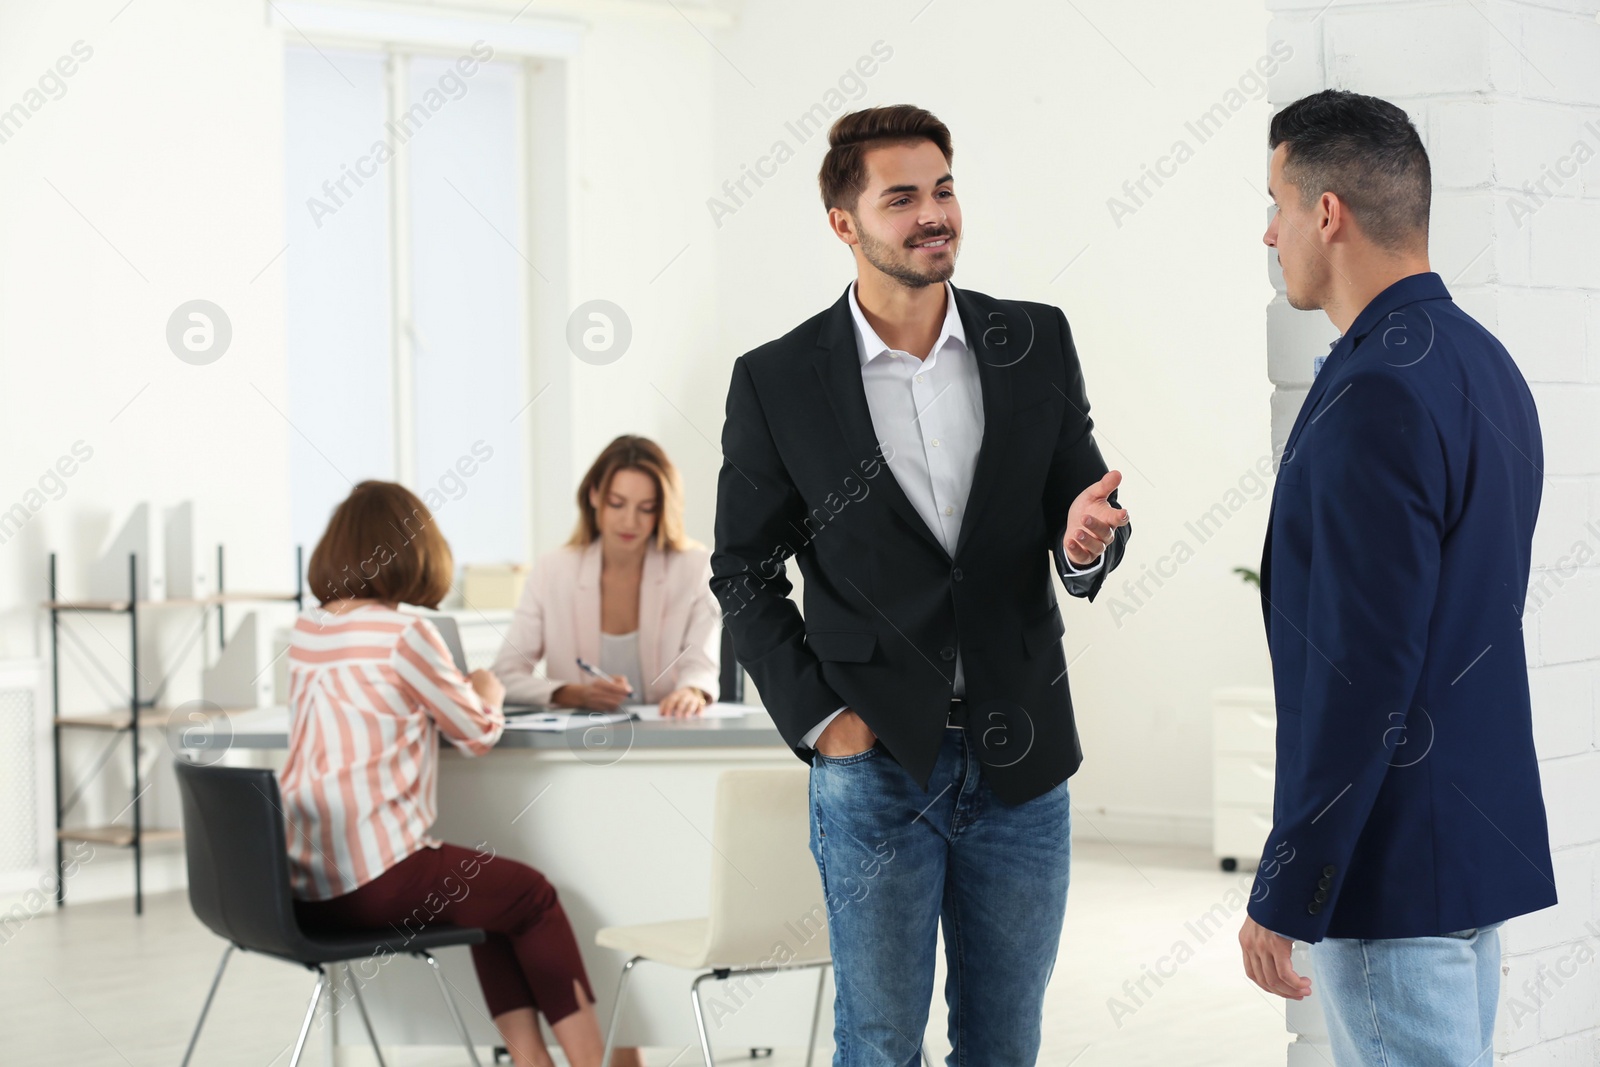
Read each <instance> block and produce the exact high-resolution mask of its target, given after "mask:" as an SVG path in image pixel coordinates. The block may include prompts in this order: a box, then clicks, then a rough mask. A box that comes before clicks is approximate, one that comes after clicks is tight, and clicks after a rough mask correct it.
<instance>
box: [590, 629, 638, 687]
mask: <svg viewBox="0 0 1600 1067" xmlns="http://www.w3.org/2000/svg"><path fill="white" fill-rule="evenodd" d="M599 666H600V669H601V670H603V671H605V672H606V673H607V674H620V675H622V676H623V677H624V678H626V679H628V684H629V685H631V686H633V696H634V701H636V702H637V701H642V700H643V699H644V670H643V668H641V667H640V666H639V631H638V630H632V631H630V632H628V633H625V634H608V633H606V632H605V631H604V630H602V631H601V632H600V664H599Z"/></svg>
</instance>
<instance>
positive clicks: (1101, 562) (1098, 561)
mask: <svg viewBox="0 0 1600 1067" xmlns="http://www.w3.org/2000/svg"><path fill="white" fill-rule="evenodd" d="M1106 547H1108V548H1109V547H1110V546H1109V545H1108V546H1106ZM1061 558H1062V559H1063V560H1065V561H1066V564H1067V565H1066V567H1065V568H1064V569H1063V570H1062V573H1063V574H1093V573H1094V572H1095V571H1097V570H1099V569H1100V568H1101V567H1104V566H1105V564H1106V554H1105V553H1104V552H1102V553H1100V554H1099V555H1098V556H1096V557H1095V559H1094V562H1093V563H1091V564H1089V565H1088V566H1087V567H1080V566H1078V565H1077V564H1076V563H1074V562H1072V557H1071V556H1069V555H1067V553H1066V550H1065V549H1063V550H1062V552H1061Z"/></svg>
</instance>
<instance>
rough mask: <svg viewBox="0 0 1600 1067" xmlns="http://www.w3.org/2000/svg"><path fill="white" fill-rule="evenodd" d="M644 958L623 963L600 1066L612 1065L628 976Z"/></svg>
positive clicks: (639, 957)
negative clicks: (634, 966)
mask: <svg viewBox="0 0 1600 1067" xmlns="http://www.w3.org/2000/svg"><path fill="white" fill-rule="evenodd" d="M643 958H644V957H643V956H635V957H633V958H632V959H631V960H629V961H628V962H627V963H624V964H623V965H622V974H621V976H620V977H618V978H617V999H616V1000H615V1001H614V1002H613V1003H612V1005H611V1025H609V1026H607V1027H606V1047H605V1051H604V1052H602V1053H600V1067H611V1050H612V1049H613V1048H615V1047H616V1040H617V1020H619V1019H621V1018H622V999H623V997H625V996H626V995H627V992H628V976H629V975H631V974H632V973H633V965H634V964H636V963H638V962H639V961H640V960H642V959H643Z"/></svg>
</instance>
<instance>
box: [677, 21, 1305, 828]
mask: <svg viewBox="0 0 1600 1067" xmlns="http://www.w3.org/2000/svg"><path fill="white" fill-rule="evenodd" d="M1077 8H1078V9H1079V10H1081V11H1082V13H1083V16H1086V17H1087V19H1088V20H1092V22H1091V21H1086V20H1085V17H1083V16H1080V15H1078V14H1077V13H1075V12H1074V10H1073V7H1072V6H1071V5H1056V4H1048V5H1046V4H1037V3H1025V2H1000V3H986V4H983V5H961V4H945V3H933V4H925V3H924V2H923V0H917V2H907V3H896V4H886V5H872V6H870V7H867V6H863V5H860V4H850V3H844V2H824V3H813V4H808V5H806V6H805V8H804V9H803V10H802V9H800V8H796V7H793V6H792V5H779V4H747V5H745V6H744V8H743V9H742V12H741V14H740V16H739V20H738V24H737V25H736V26H735V27H733V28H731V29H730V30H728V31H725V32H723V33H719V34H717V36H716V41H717V45H718V47H719V49H720V50H721V52H722V53H723V57H725V58H723V57H719V58H718V60H717V64H716V66H715V68H714V71H715V79H716V87H717V91H716V100H717V111H716V114H717V127H718V134H719V135H718V139H717V144H716V159H717V166H716V173H715V179H716V180H715V182H714V183H710V184H708V186H707V187H706V188H705V190H704V191H703V193H702V196H703V197H706V198H711V197H717V198H718V199H720V200H721V201H722V202H723V203H724V204H732V203H733V201H732V200H731V199H730V197H729V196H728V194H727V193H725V192H724V191H723V190H722V189H721V185H722V183H723V182H724V181H737V180H738V179H739V177H740V176H741V174H742V173H743V170H742V168H743V167H746V166H748V167H752V168H754V167H756V166H757V165H758V163H760V164H761V166H762V167H763V168H764V169H765V170H766V171H767V172H768V173H770V172H771V171H772V170H773V167H772V165H771V164H768V163H761V157H763V156H769V155H772V154H773V145H774V142H775V141H779V140H782V141H785V142H787V143H788V145H789V147H790V148H791V149H793V150H794V151H795V156H794V158H793V159H791V160H789V161H788V162H786V163H784V164H783V165H781V166H779V167H777V168H776V170H777V172H776V175H775V176H774V177H772V178H770V179H769V180H766V181H765V183H764V184H763V185H762V186H760V187H759V188H757V187H756V186H755V185H754V184H753V183H752V182H749V181H747V182H746V189H747V190H749V191H751V193H752V195H750V196H749V197H748V198H744V197H742V196H741V199H744V203H743V205H742V206H737V208H736V210H735V211H734V212H733V213H732V214H731V215H729V214H722V215H721V218H720V222H721V225H720V227H719V226H717V224H716V222H715V221H714V220H713V219H712V211H711V209H709V208H708V209H707V210H706V211H705V219H704V223H703V226H702V231H703V232H704V233H705V235H706V240H708V241H713V242H715V247H716V250H717V266H718V286H717V291H718V296H719V305H718V306H719V318H720V323H719V325H720V329H721V341H720V344H719V345H718V346H717V349H716V355H715V360H716V361H717V363H718V364H719V366H720V367H721V368H722V372H721V373H722V377H721V379H720V380H719V384H720V385H721V387H722V388H723V389H724V390H725V389H726V375H727V371H726V367H727V364H728V362H729V361H730V360H731V359H732V358H733V357H734V356H735V355H736V354H737V353H739V352H741V351H744V350H747V349H749V348H751V347H754V346H755V345H757V344H759V343H761V342H763V341H766V340H768V339H770V338H773V337H776V336H778V335H780V334H782V333H784V332H786V331H787V330H789V329H790V328H792V327H793V326H794V325H796V324H798V323H799V322H800V321H801V320H803V319H805V318H807V317H809V316H810V315H812V314H815V313H816V312H817V311H820V310H821V309H822V308H824V307H826V306H827V305H828V304H830V303H831V302H832V301H833V300H834V299H835V298H837V297H838V295H839V294H840V293H841V292H842V291H843V288H844V286H845V284H846V283H847V281H848V280H849V279H850V278H851V277H852V276H853V275H852V267H851V261H850V257H849V254H848V252H847V250H846V249H845V248H844V247H843V246H841V245H839V244H838V243H837V241H836V240H835V239H834V238H833V237H831V236H830V235H829V234H828V232H827V230H826V225H825V224H826V217H825V215H824V212H823V209H822V206H821V204H820V201H819V199H818V193H817V183H816V174H817V168H818V165H819V164H820V162H821V159H822V155H823V152H824V151H825V149H826V136H825V135H824V134H818V135H816V136H814V137H812V138H810V139H808V140H805V141H804V142H802V141H801V140H800V139H799V138H798V137H797V136H796V135H795V134H793V133H792V132H790V131H789V130H788V129H787V128H786V126H785V123H786V122H788V121H792V120H794V119H796V118H797V117H798V116H799V115H800V114H802V113H803V112H805V111H806V110H807V109H808V108H810V107H811V106H812V105H813V104H818V103H822V104H824V106H825V107H826V106H828V105H829V104H830V103H833V104H835V105H836V107H835V108H834V114H839V113H842V112H843V111H845V110H853V109H855V108H858V107H865V106H871V105H878V104H889V103H901V102H910V103H915V104H918V105H920V106H923V107H926V108H928V109H929V110H931V111H933V112H934V113H935V114H936V115H938V116H939V117H940V118H941V119H942V120H944V122H945V123H946V125H948V126H949V127H950V128H951V132H952V135H953V139H954V145H955V161H954V162H955V165H954V173H955V175H956V189H957V195H958V196H959V197H960V198H961V204H962V213H963V217H964V220H965V237H964V241H963V249H964V251H963V254H962V256H961V262H960V265H959V267H958V268H957V271H956V276H955V279H954V280H955V283H956V284H957V285H961V286H965V287H968V288H971V289H976V290H980V291H983V292H988V293H991V294H994V295H997V296H1004V297H1012V298H1020V299H1028V300H1042V301H1047V302H1049V303H1053V304H1056V305H1059V306H1060V307H1061V308H1062V309H1063V310H1064V311H1065V312H1066V314H1067V318H1068V320H1069V321H1070V322H1071V324H1072V327H1073V332H1074V336H1075V338H1076V340H1077V344H1078V349H1079V354H1080V356H1081V357H1082V359H1083V363H1084V372H1085V375H1086V377H1087V381H1088V386H1089V398H1090V401H1091V402H1092V403H1093V405H1094V411H1093V414H1094V417H1095V421H1096V426H1097V436H1098V439H1099V441H1100V445H1101V449H1102V451H1103V452H1104V453H1105V455H1106V458H1107V461H1108V462H1109V463H1111V464H1112V465H1113V466H1115V467H1118V468H1120V469H1121V470H1122V471H1123V474H1124V476H1125V479H1126V481H1125V483H1124V488H1123V491H1122V500H1123V503H1124V504H1125V505H1126V506H1127V507H1128V508H1129V510H1130V511H1131V512H1132V516H1133V525H1134V535H1133V540H1132V542H1131V543H1130V545H1129V550H1128V555H1127V557H1126V559H1125V560H1124V562H1123V564H1122V566H1121V568H1120V570H1119V571H1118V572H1117V573H1116V574H1115V575H1114V576H1113V580H1112V581H1111V582H1110V583H1109V584H1108V585H1107V587H1106V589H1105V591H1104V593H1103V594H1102V595H1101V597H1100V598H1099V599H1098V600H1097V601H1096V602H1095V604H1093V605H1092V606H1091V605H1088V604H1086V603H1084V602H1081V601H1078V602H1073V603H1069V604H1065V605H1064V609H1065V610H1064V612H1063V614H1064V615H1065V617H1066V621H1067V636H1066V639H1065V640H1066V648H1067V656H1068V660H1069V662H1070V663H1071V664H1072V666H1071V674H1070V678H1071V684H1072V692H1073V699H1074V703H1075V704H1076V706H1077V709H1078V723H1079V729H1080V732H1081V734H1082V740H1083V746H1084V752H1085V761H1084V764H1083V769H1082V770H1081V771H1080V772H1079V773H1078V774H1077V775H1076V776H1075V777H1074V778H1073V779H1072V789H1073V798H1074V802H1075V805H1076V807H1077V810H1078V814H1079V825H1078V827H1077V829H1078V830H1079V832H1081V833H1088V834H1090V835H1094V834H1095V832H1096V828H1098V829H1099V830H1103V831H1105V832H1106V833H1108V834H1110V835H1112V836H1114V837H1121V838H1128V837H1134V838H1156V839H1166V840H1173V839H1176V840H1189V841H1194V842H1197V843H1209V840H1210V837H1209V816H1208V812H1209V807H1210V757H1209V753H1210V743H1211V742H1210V720H1209V703H1208V701H1209V693H1210V691H1211V690H1212V689H1213V688H1215V687H1218V686H1223V685H1236V684H1261V683H1265V682H1267V680H1268V678H1269V669H1268V665H1267V660H1266V653H1265V640H1264V638H1263V634H1262V623H1261V615H1260V609H1259V607H1258V605H1259V601H1258V600H1257V598H1256V596H1255V595H1254V592H1253V590H1252V589H1250V588H1249V587H1247V586H1245V585H1243V584H1242V583H1241V581H1240V579H1238V578H1237V577H1235V576H1234V575H1232V574H1231V573H1230V571H1231V568H1233V567H1235V566H1239V565H1243V566H1248V567H1251V568H1254V567H1256V566H1257V565H1258V564H1259V562H1260V558H1261V535H1262V532H1263V530H1264V528H1265V522H1266V503H1267V500H1266V489H1267V486H1268V485H1269V484H1270V483H1269V482H1268V481H1266V480H1263V481H1261V482H1260V484H1259V486H1256V487H1254V488H1252V489H1251V491H1250V494H1249V495H1250V496H1253V497H1254V499H1247V497H1246V495H1243V494H1241V495H1240V496H1239V497H1237V498H1234V497H1227V494H1228V491H1229V490H1230V488H1233V489H1237V486H1238V482H1239V479H1240V478H1241V477H1242V476H1245V477H1248V476H1249V472H1250V471H1251V468H1252V467H1253V465H1254V464H1256V463H1257V461H1258V460H1261V459H1262V457H1265V456H1267V454H1268V452H1269V448H1270V443H1269V421H1268V405H1267V398H1268V394H1269V391H1270V390H1269V386H1268V383H1267V382H1266V381H1264V379H1263V375H1262V367H1263V365H1264V361H1265V334H1264V331H1263V329H1262V326H1261V314H1260V309H1261V307H1262V305H1263V304H1264V303H1265V302H1266V300H1267V298H1268V297H1269V296H1270V295H1271V289H1270V288H1269V286H1268V282H1267V276H1266V272H1265V270H1264V269H1263V267H1262V261H1261V245H1260V244H1259V238H1260V235H1261V231H1262V229H1263V227H1264V225H1265V219H1266V212H1265V208H1266V201H1265V199H1264V193H1263V192H1260V191H1259V190H1263V189H1264V188H1265V185H1266V178H1265V167H1266V159H1267V152H1266V149H1265V143H1266V121H1267V117H1268V111H1267V106H1266V103H1265V83H1264V81H1262V80H1257V81H1254V82H1250V83H1247V89H1248V93H1247V94H1240V95H1239V96H1238V97H1237V98H1234V99H1231V100H1230V101H1229V102H1230V103H1234V104H1236V105H1238V110H1237V111H1235V112H1228V113H1227V116H1228V117H1227V118H1226V121H1225V122H1224V123H1222V124H1221V127H1220V132H1218V133H1217V134H1216V135H1215V136H1214V137H1212V138H1210V139H1209V140H1207V141H1205V143H1201V142H1200V141H1199V139H1198V138H1197V137H1196V136H1195V135H1194V134H1193V133H1191V132H1190V131H1188V130H1187V129H1186V128H1185V123H1186V122H1189V121H1191V120H1194V119H1196V118H1198V116H1199V115H1200V114H1202V113H1203V112H1205V111H1206V110H1207V109H1208V108H1210V107H1211V106H1212V105H1214V104H1218V103H1219V102H1222V101H1223V100H1224V97H1225V94H1227V93H1228V91H1229V90H1230V89H1237V87H1238V83H1239V79H1240V78H1241V76H1243V75H1246V74H1248V73H1249V72H1250V71H1251V70H1252V67H1253V65H1254V64H1255V63H1256V62H1257V60H1258V59H1259V58H1260V57H1262V56H1263V55H1266V54H1267V49H1266V44H1265V42H1264V40H1263V28H1264V27H1265V25H1266V21H1267V16H1266V12H1265V11H1264V9H1263V8H1262V6H1261V4H1259V3H1257V2H1255V0H1230V2H1227V3H1221V4H1205V5H1174V4H1157V3H1139V4H1121V5H1117V4H1111V3H1098V2H1097V3H1080V4H1078V5H1077ZM824 27H827V28H828V29H827V31H826V32H822V29H823V28H824ZM880 41H881V42H882V44H881V45H880V49H882V48H887V49H890V50H892V54H891V56H890V58H889V59H888V60H887V61H885V62H882V63H881V64H879V66H878V68H877V70H876V72H875V73H874V74H872V76H870V77H868V78H865V79H863V80H864V82H865V91H864V92H861V91H860V90H856V91H857V92H858V93H859V99H853V100H846V99H844V98H843V97H838V98H835V99H834V100H833V101H829V99H828V95H827V94H828V93H829V91H830V90H832V89H836V88H837V87H838V81H839V78H840V76H841V74H843V73H845V72H846V71H847V70H849V69H851V68H852V66H853V65H854V64H855V62H856V61H857V59H858V57H861V56H864V55H871V52H872V48H873V45H874V43H875V42H880ZM1290 55H1291V58H1290V60H1289V62H1290V64H1293V63H1295V62H1299V61H1300V59H1299V57H1298V56H1293V54H1292V49H1291V53H1290ZM746 78H748V79H749V82H748V83H747V82H746V80H745V79H746ZM1147 79H1148V80H1147ZM752 84H753V87H752ZM850 88H852V86H851V84H850V83H849V82H847V83H846V89H847V91H848V90H849V89H850ZM846 95H848V93H847V94H846ZM1179 139H1183V140H1186V141H1187V142H1188V143H1189V145H1190V146H1191V148H1192V149H1193V154H1192V157H1191V158H1187V159H1186V160H1185V161H1184V162H1182V163H1181V164H1176V162H1174V163H1173V164H1170V165H1169V164H1162V166H1163V167H1164V168H1165V169H1166V170H1167V171H1168V172H1169V173H1173V174H1174V176H1173V177H1172V178H1171V179H1170V180H1164V181H1165V184H1164V185H1162V186H1161V187H1159V188H1158V187H1157V186H1156V185H1155V184H1153V183H1152V182H1149V181H1148V180H1147V184H1146V188H1147V190H1149V191H1150V192H1151V193H1152V194H1153V195H1151V196H1149V197H1148V198H1146V197H1144V196H1142V195H1141V197H1140V199H1141V200H1142V201H1143V203H1142V205H1141V204H1135V203H1134V202H1133V201H1132V200H1131V199H1129V198H1128V196H1127V194H1126V193H1125V192H1124V191H1123V189H1122V185H1123V183H1124V182H1125V181H1130V180H1131V181H1136V180H1138V179H1139V178H1140V176H1141V173H1142V171H1141V168H1142V167H1143V166H1144V165H1150V166H1155V165H1157V163H1158V161H1159V160H1160V159H1161V157H1163V156H1167V155H1169V154H1170V153H1172V152H1173V146H1174V142H1175V141H1177V140H1179ZM1111 197H1118V198H1121V199H1122V200H1123V202H1124V203H1125V204H1126V205H1127V206H1128V207H1130V208H1132V209H1133V210H1132V213H1131V214H1124V215H1123V216H1122V217H1121V219H1120V222H1121V225H1120V226H1119V225H1118V224H1117V220H1115V219H1114V218H1113V214H1112V211H1111V210H1110V208H1109V207H1108V200H1109V198H1111ZM1069 264H1070V266H1069ZM1267 469H1268V470H1269V471H1270V469H1271V468H1270V466H1268V467H1267ZM708 484H709V483H708ZM1219 503H1222V504H1224V506H1225V507H1226V508H1227V509H1228V510H1227V513H1226V514H1227V518H1226V521H1225V522H1223V523H1222V525H1221V530H1220V533H1217V534H1216V536H1214V537H1212V538H1211V539H1209V540H1207V541H1205V542H1204V543H1203V544H1202V543H1201V540H1200V538H1199V537H1197V536H1196V535H1195V534H1193V533H1191V532H1189V531H1188V530H1186V528H1185V524H1186V523H1188V522H1190V521H1194V520H1198V519H1199V517H1200V516H1201V515H1203V514H1205V513H1206V512H1207V511H1208V510H1209V509H1211V508H1212V507H1213V505H1216V504H1219ZM1180 542H1181V543H1186V544H1187V546H1188V549H1187V550H1185V551H1183V552H1181V553H1180V552H1179V551H1178V550H1177V549H1176V547H1175V546H1177V545H1178V544H1179V543H1180ZM1189 551H1192V557H1191V558H1187V559H1186V562H1183V563H1182V564H1181V566H1180V565H1177V564H1176V562H1175V560H1176V556H1177V555H1180V554H1181V555H1184V556H1186V557H1187V556H1188V553H1189ZM1158 566H1159V567H1161V568H1162V569H1163V570H1164V571H1165V573H1166V574H1167V575H1168V577H1165V578H1162V584H1160V585H1159V586H1158V585H1157V584H1156V582H1155V581H1154V580H1151V579H1146V590H1147V591H1148V593H1149V595H1145V594H1144V593H1139V592H1138V591H1137V590H1133V591H1130V590H1129V589H1128V588H1127V587H1125V584H1124V583H1125V582H1129V581H1136V580H1137V579H1138V578H1139V577H1140V575H1141V574H1142V573H1144V572H1145V569H1146V568H1152V569H1154V568H1157V567H1158ZM792 569H793V568H791V570H792ZM1065 599H1066V598H1065V597H1064V596H1063V600H1065ZM1118 605H1120V607H1118ZM1085 822H1088V823H1089V824H1091V825H1085Z"/></svg>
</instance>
